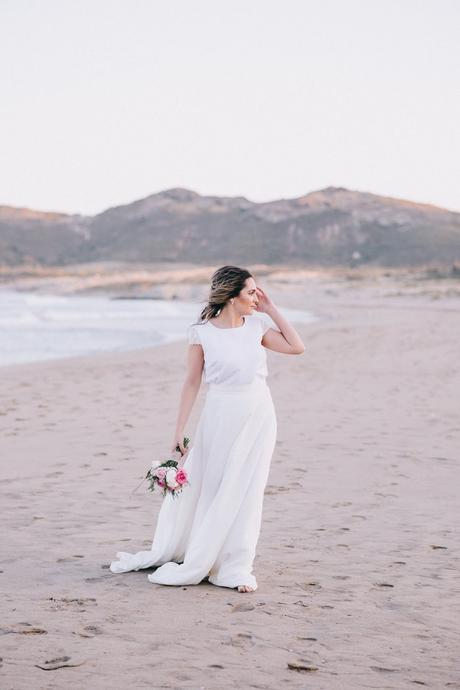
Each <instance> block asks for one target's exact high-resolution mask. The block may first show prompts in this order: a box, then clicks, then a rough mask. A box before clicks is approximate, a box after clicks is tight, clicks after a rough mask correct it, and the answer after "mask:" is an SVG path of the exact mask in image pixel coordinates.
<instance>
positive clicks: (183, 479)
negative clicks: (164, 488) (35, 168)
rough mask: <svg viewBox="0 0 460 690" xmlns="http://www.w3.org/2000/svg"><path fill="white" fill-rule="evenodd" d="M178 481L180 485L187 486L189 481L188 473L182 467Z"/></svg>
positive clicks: (178, 473) (177, 474)
mask: <svg viewBox="0 0 460 690" xmlns="http://www.w3.org/2000/svg"><path fill="white" fill-rule="evenodd" d="M176 481H177V483H178V484H185V482H186V481H187V472H186V471H185V470H184V469H183V468H182V467H181V468H180V469H179V470H177V473H176Z"/></svg>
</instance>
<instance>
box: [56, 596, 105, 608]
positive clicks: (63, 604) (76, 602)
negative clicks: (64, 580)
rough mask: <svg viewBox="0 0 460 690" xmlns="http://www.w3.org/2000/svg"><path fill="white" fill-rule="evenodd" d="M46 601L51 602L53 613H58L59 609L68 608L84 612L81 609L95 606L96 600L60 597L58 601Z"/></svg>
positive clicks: (91, 598) (93, 598) (92, 598)
mask: <svg viewBox="0 0 460 690" xmlns="http://www.w3.org/2000/svg"><path fill="white" fill-rule="evenodd" d="M48 601H51V602H53V609H54V610H55V611H60V610H61V609H63V608H68V607H69V606H70V607H72V608H76V609H78V610H79V611H84V610H86V609H84V608H83V607H84V606H88V605H89V606H97V599H96V598H95V597H76V598H70V597H62V598H60V599H56V598H55V597H49V598H48Z"/></svg>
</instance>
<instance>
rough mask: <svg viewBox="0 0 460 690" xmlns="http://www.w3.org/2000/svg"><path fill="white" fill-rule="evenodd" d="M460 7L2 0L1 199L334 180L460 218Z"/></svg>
mask: <svg viewBox="0 0 460 690" xmlns="http://www.w3.org/2000/svg"><path fill="white" fill-rule="evenodd" d="M459 35H460V0H193V1H191V0H167V2H165V1H164V0H161V1H160V0H158V1H157V0H0V84H1V90H0V205H1V204H4V205H12V206H26V207H29V208H34V209H38V210H53V211H63V212H68V213H83V214H94V213H98V212H100V211H102V210H104V209H106V208H108V207H111V206H116V205H119V204H124V203H129V202H131V201H134V200H135V199H139V198H143V197H146V196H148V195H150V194H154V193H157V192H160V191H163V190H165V189H168V188H171V187H186V188H188V189H192V190H194V191H196V192H198V193H200V194H206V195H219V196H245V197H247V198H248V199H251V200H252V201H269V200H273V199H280V198H293V197H298V196H302V195H304V194H307V193H308V192H310V191H313V190H316V189H322V188H324V187H328V186H338V187H347V188H350V189H355V190H360V191H369V192H373V193H376V194H382V195H385V196H394V197H399V198H405V199H410V200H413V201H419V202H424V203H432V204H436V205H439V206H443V207H446V208H450V209H452V210H457V211H460V184H459V180H460V131H459V130H460V128H459V123H460V91H459V90H460V47H459V46H460V42H459V40H458V37H459Z"/></svg>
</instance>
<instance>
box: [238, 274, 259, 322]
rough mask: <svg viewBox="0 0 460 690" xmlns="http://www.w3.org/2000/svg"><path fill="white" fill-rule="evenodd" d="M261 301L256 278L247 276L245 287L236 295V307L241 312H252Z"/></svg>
mask: <svg viewBox="0 0 460 690" xmlns="http://www.w3.org/2000/svg"><path fill="white" fill-rule="evenodd" d="M258 301H259V299H258V297H257V292H256V281H255V280H254V278H252V277H251V278H246V280H245V283H244V287H243V289H242V290H241V292H240V294H239V295H238V297H235V307H236V308H237V310H238V311H239V313H240V314H252V311H253V309H255V307H256V306H257V302H258Z"/></svg>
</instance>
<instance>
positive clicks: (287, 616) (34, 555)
mask: <svg viewBox="0 0 460 690" xmlns="http://www.w3.org/2000/svg"><path fill="white" fill-rule="evenodd" d="M272 295H273V296H276V300H277V301H278V303H279V304H280V305H284V306H286V307H294V308H296V307H304V308H308V309H312V310H314V311H315V312H316V313H317V314H318V315H319V316H320V317H321V319H320V320H319V321H317V322H316V323H314V324H311V325H304V326H301V327H299V329H298V330H299V332H300V333H301V335H302V337H303V339H304V342H305V344H306V352H305V353H304V355H302V356H291V357H289V356H285V355H279V354H274V353H269V369H270V376H269V384H270V387H271V390H272V395H273V399H274V402H275V406H276V410H277V417H278V440H277V445H276V450H275V453H274V456H273V460H272V466H271V471H270V477H269V481H268V485H267V489H266V495H265V500H264V517H263V523H262V531H261V537H260V540H259V546H258V552H257V557H256V561H255V573H256V576H257V580H258V585H259V587H258V590H257V591H256V592H254V593H252V594H240V593H238V592H237V591H236V590H231V589H226V588H218V587H215V586H213V585H211V584H208V583H202V584H200V585H197V586H188V587H178V588H176V587H163V586H161V585H153V584H151V583H149V582H148V581H147V577H146V575H147V572H148V571H140V572H134V573H128V574H124V575H114V574H112V573H111V572H110V571H109V570H108V564H109V562H110V561H111V560H112V559H113V558H114V557H115V553H116V551H117V550H126V551H137V550H139V549H143V548H148V547H149V546H150V543H151V539H152V536H153V530H154V526H155V521H156V515H157V513H158V510H159V507H160V503H161V497H160V496H159V495H158V496H152V495H151V494H150V493H148V492H147V490H146V487H145V484H144V485H142V486H141V487H140V488H139V489H138V490H137V492H135V493H132V491H133V490H134V489H135V487H136V486H137V484H138V482H139V481H140V479H141V478H142V476H143V474H144V473H145V471H146V469H147V468H148V466H149V464H150V462H151V460H152V459H154V458H159V457H162V456H164V455H165V454H167V451H168V449H169V444H170V442H171V436H172V433H173V431H174V426H175V420H176V413H177V404H178V397H179V392H180V388H181V384H182V378H183V375H184V372H185V351H186V344H185V343H183V342H181V343H175V344H173V345H168V346H162V347H158V348H155V349H149V350H142V351H137V352H131V353H123V354H110V355H97V356H90V357H79V358H72V359H68V360H61V361H55V362H46V363H38V364H28V365H18V366H12V367H8V368H4V369H2V370H1V371H0V375H1V380H2V385H1V390H0V433H1V466H0V480H1V481H0V484H1V490H2V507H3V520H2V565H1V573H0V582H1V583H2V585H3V586H2V604H1V607H2V612H1V624H0V627H1V631H0V632H1V633H2V636H1V642H2V644H1V648H2V651H1V652H0V654H1V657H2V662H1V663H2V668H1V669H0V674H1V675H2V676H3V678H4V680H3V682H2V687H3V688H6V689H8V690H13V689H14V690H22V688H28V689H30V688H33V689H34V690H35V689H38V688H56V689H60V688H64V687H65V688H66V689H68V688H78V689H80V688H84V687H86V688H89V689H90V690H92V689H93V688H94V689H99V688H101V689H104V690H105V689H106V688H116V689H118V688H124V687H128V686H129V687H131V688H136V690H137V688H144V687H145V688H197V689H198V688H209V689H218V688H230V687H238V688H284V687H287V688H315V689H324V690H335V689H336V688H337V689H340V690H343V689H345V690H355V689H358V688H366V689H368V688H398V689H399V688H410V687H416V686H425V687H429V688H444V687H446V688H447V687H448V688H460V661H459V649H460V632H459V624H458V620H459V606H460V584H459V568H460V559H459V555H460V549H459V536H458V528H459V488H458V487H459V446H460V443H459V439H460V433H459V432H460V422H459V409H460V405H459V391H460V388H459V382H460V381H459V369H460V364H459V348H458V343H459V342H460V310H459V303H458V300H456V299H447V298H446V299H444V298H441V299H436V300H434V299H431V298H430V296H426V295H425V296H424V295H413V294H411V293H410V292H408V293H407V294H406V293H404V287H401V285H395V286H390V285H388V284H385V285H384V286H383V287H382V285H381V284H378V285H377V284H376V285H370V284H369V285H368V284H359V285H356V284H354V283H353V284H349V285H345V284H343V283H340V284H339V283H327V282H325V281H324V280H322V281H319V282H317V283H315V284H313V283H312V282H308V281H307V282H305V280H304V281H303V282H302V281H298V282H296V283H295V285H292V284H289V281H288V282H287V283H284V282H283V281H282V280H281V279H280V281H279V283H278V284H276V285H275V284H274V286H273V290H272ZM204 394H205V385H203V387H202V390H201V392H200V395H199V398H198V399H197V402H196V405H195V408H194V410H193V413H192V416H191V418H190V422H189V424H188V428H187V433H188V435H189V436H191V437H192V439H193V431H194V428H195V426H196V422H197V420H198V416H199V412H200V408H201V404H202V401H203V397H204ZM54 659H58V660H60V661H57V662H52V660H54ZM50 662H51V663H50ZM66 664H67V665H66ZM56 667H58V668H56Z"/></svg>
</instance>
